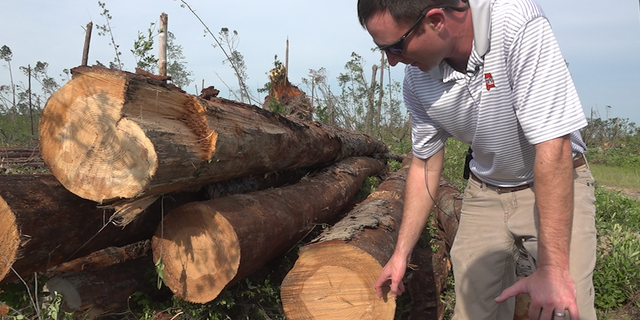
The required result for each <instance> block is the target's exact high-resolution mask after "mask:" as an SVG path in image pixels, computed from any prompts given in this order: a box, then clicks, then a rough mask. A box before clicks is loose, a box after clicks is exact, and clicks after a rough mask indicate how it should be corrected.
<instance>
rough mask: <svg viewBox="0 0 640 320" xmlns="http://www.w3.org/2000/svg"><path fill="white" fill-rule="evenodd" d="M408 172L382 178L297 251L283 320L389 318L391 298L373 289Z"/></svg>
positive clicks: (388, 250)
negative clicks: (378, 293)
mask: <svg viewBox="0 0 640 320" xmlns="http://www.w3.org/2000/svg"><path fill="white" fill-rule="evenodd" d="M407 170H408V168H406V167H405V168H403V169H401V170H400V171H399V172H398V173H396V174H395V175H394V176H392V177H390V178H388V179H386V180H385V181H384V182H383V183H382V184H380V186H379V187H378V189H377V190H376V191H375V192H374V193H372V194H371V195H369V197H368V198H367V199H366V200H364V201H363V202H361V203H360V204H358V205H357V206H356V207H355V208H354V209H353V210H351V211H350V212H349V213H348V214H347V216H346V217H345V218H343V219H342V220H341V221H340V222H338V223H336V225H335V226H333V227H332V228H330V229H328V230H325V232H323V233H322V235H321V236H320V237H318V238H316V239H315V240H314V241H313V242H312V243H311V244H309V245H307V246H305V247H303V248H301V249H300V252H299V257H298V259H297V260H296V263H295V265H294V267H293V269H291V271H289V273H288V274H287V276H286V277H285V278H284V280H283V282H282V286H281V299H282V306H283V309H284V312H285V315H286V317H287V318H288V319H393V317H394V313H395V300H394V299H389V297H388V296H385V297H384V299H379V298H378V297H377V294H376V292H375V289H374V285H375V282H376V280H377V278H378V276H379V275H380V271H381V270H382V266H383V265H384V264H386V262H387V261H388V260H389V258H390V257H391V255H392V254H393V250H394V245H395V242H396V239H397V236H398V234H397V232H398V228H399V226H400V222H401V220H402V208H403V205H404V201H403V194H404V186H405V179H406V174H407Z"/></svg>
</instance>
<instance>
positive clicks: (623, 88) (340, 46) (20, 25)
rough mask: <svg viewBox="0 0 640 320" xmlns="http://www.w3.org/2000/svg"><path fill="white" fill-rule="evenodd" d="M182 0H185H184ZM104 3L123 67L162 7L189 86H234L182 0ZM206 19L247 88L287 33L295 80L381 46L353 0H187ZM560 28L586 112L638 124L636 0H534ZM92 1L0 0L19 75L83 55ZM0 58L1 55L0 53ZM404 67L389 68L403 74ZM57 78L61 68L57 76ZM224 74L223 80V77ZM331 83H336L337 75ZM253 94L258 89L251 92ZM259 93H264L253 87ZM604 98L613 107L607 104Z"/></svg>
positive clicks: (106, 51) (99, 41) (100, 46)
mask: <svg viewBox="0 0 640 320" xmlns="http://www.w3.org/2000/svg"><path fill="white" fill-rule="evenodd" d="M185 1H186V0H185ZM103 2H105V3H106V7H107V9H109V10H110V13H111V15H112V16H113V19H112V20H111V24H112V28H113V32H114V35H115V37H116V39H115V40H116V42H117V43H118V44H119V45H120V46H121V52H122V53H123V61H124V63H125V68H126V69H127V70H133V68H134V66H135V61H134V59H133V56H132V55H131V53H130V52H129V50H130V49H131V47H132V44H133V41H134V40H135V38H136V37H137V33H138V31H143V32H145V31H146V30H147V28H148V27H149V23H150V22H158V20H159V15H160V14H161V13H162V12H166V13H167V14H168V15H169V30H170V31H172V32H173V33H174V34H175V35H176V42H177V44H179V45H181V46H182V47H183V49H184V55H185V56H186V60H187V61H188V68H189V69H190V70H191V71H193V72H194V77H193V78H194V80H195V81H194V84H192V85H191V88H186V90H187V91H188V92H189V93H195V85H196V84H197V86H198V88H200V87H201V84H202V81H203V80H204V82H205V86H209V85H213V86H215V87H216V88H218V89H220V90H222V91H223V94H224V92H226V90H225V84H224V83H226V84H227V85H228V86H230V87H232V88H234V89H235V88H237V85H236V82H235V78H234V76H233V74H232V72H231V69H230V67H229V66H228V65H225V64H222V60H224V56H223V54H222V52H221V51H220V50H219V49H215V48H213V47H212V43H213V40H212V39H211V37H210V36H206V37H204V36H203V35H204V27H203V26H202V25H201V24H200V22H199V21H198V20H197V19H196V18H195V16H194V15H193V14H192V13H191V12H190V11H188V10H187V9H185V8H182V7H181V3H182V2H181V1H179V0H126V1H125V0H104V1H103ZM186 2H187V3H188V4H189V5H190V6H191V7H192V8H193V9H195V10H196V12H197V14H198V15H199V16H200V18H201V19H202V20H203V21H204V22H205V23H206V24H207V26H208V27H209V28H210V29H211V30H212V31H213V32H214V33H217V32H218V31H219V30H220V28H222V27H228V28H229V29H231V30H237V31H238V33H239V41H240V42H239V44H238V50H239V51H240V52H241V53H242V54H243V55H244V57H245V62H246V65H247V71H248V74H249V79H248V85H249V86H250V88H251V89H252V90H254V91H255V89H257V88H260V87H262V86H263V85H264V83H265V82H267V76H266V73H267V72H268V71H269V70H270V69H271V68H272V67H273V62H274V56H275V55H278V58H279V59H280V60H281V61H283V60H284V58H285V42H286V40H287V38H288V39H289V41H290V53H289V54H290V58H289V69H290V72H289V74H290V80H291V82H293V83H294V84H300V80H301V78H302V77H305V76H307V74H308V72H309V69H319V68H321V67H324V68H325V69H327V70H328V71H329V78H330V79H335V78H336V77H337V76H338V75H339V74H340V73H341V72H343V71H344V64H345V63H346V62H347V61H349V60H350V57H351V53H352V52H356V53H358V54H360V55H362V56H363V57H364V58H365V59H366V60H367V61H368V62H369V64H372V63H376V62H377V61H378V60H379V59H380V56H379V53H372V52H371V48H372V47H373V43H372V41H371V39H370V37H369V35H368V34H367V33H366V31H365V30H363V29H362V27H360V25H359V24H358V21H357V16H356V8H355V6H356V3H357V1H355V0H352V1H345V0H325V1H309V0H236V1H210V0H209V1H206V0H189V1H186ZM538 2H539V3H540V5H541V6H542V7H543V8H544V10H545V12H546V14H547V16H548V17H549V20H550V21H551V24H552V27H553V29H554V32H555V34H556V37H557V38H558V42H559V44H560V48H561V50H562V52H563V55H564V57H565V59H566V60H567V61H568V62H569V70H570V71H571V74H572V75H573V78H574V82H575V84H576V87H577V89H578V93H579V95H580V98H581V101H582V103H583V107H584V109H585V112H586V114H587V115H589V114H590V110H592V109H594V110H596V111H598V112H599V113H600V115H601V116H602V117H605V116H607V115H608V116H609V117H622V118H629V119H631V121H634V122H636V123H637V124H640V59H638V58H639V57H640V9H639V2H638V1H637V0H617V1H615V3H603V2H602V1H595V0H584V1H576V0H538ZM101 12H102V10H101V9H100V7H99V6H98V1H95V2H94V1H87V0H56V1H43V0H20V1H9V0H2V4H0V30H2V32H1V33H0V46H1V45H8V46H9V47H10V48H11V49H12V51H13V61H12V65H13V71H14V75H15V77H16V80H17V81H22V82H26V77H24V76H22V75H20V74H17V73H19V71H18V67H19V66H26V65H27V64H32V65H34V64H35V63H36V62H37V61H45V62H48V63H49V64H50V67H49V74H50V75H58V74H60V73H62V70H63V69H65V68H66V69H68V68H72V67H75V66H77V65H79V64H80V61H81V57H82V45H83V41H84V30H83V27H84V26H85V25H86V24H87V23H88V22H90V21H93V22H94V24H104V23H105V19H104V17H102V16H100V13H101ZM108 43H109V40H108V39H107V38H106V37H101V36H98V35H97V30H96V29H95V28H94V33H93V38H92V47H91V53H90V56H89V61H90V64H91V63H93V62H95V61H96V60H100V61H102V62H108V61H110V60H112V59H113V49H112V48H111V47H110V46H109V45H108ZM0 65H1V66H4V65H6V63H5V62H4V61H0ZM402 74H403V68H402V67H396V68H394V69H393V70H392V75H393V77H394V78H395V79H397V80H399V81H400V80H401V79H402ZM58 78H59V77H58ZM223 81H224V83H223ZM8 83H9V74H8V71H7V69H6V68H4V67H3V68H0V84H8ZM334 89H335V90H337V89H338V88H337V84H336V85H335V88H334ZM256 95H257V93H256ZM260 98H261V97H260ZM606 106H611V108H606Z"/></svg>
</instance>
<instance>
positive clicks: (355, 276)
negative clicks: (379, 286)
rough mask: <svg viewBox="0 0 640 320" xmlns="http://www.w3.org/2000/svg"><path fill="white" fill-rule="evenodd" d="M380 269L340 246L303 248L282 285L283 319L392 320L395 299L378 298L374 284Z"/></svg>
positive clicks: (359, 253) (365, 256)
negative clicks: (284, 317)
mask: <svg viewBox="0 0 640 320" xmlns="http://www.w3.org/2000/svg"><path fill="white" fill-rule="evenodd" d="M381 271H382V266H381V265H380V263H378V262H377V261H376V260H375V259H374V258H373V257H371V256H370V255H369V254H367V253H366V252H364V251H362V250H360V249H358V248H356V247H354V246H351V245H348V244H344V243H338V242H325V243H320V244H317V245H310V246H308V247H305V248H303V249H302V250H301V252H300V257H299V258H298V260H297V262H296V264H295V265H294V267H293V269H291V271H290V272H289V273H288V274H287V276H286V277H285V279H284V281H283V282H282V289H281V290H282V291H281V298H282V306H283V309H284V313H285V316H286V317H287V319H393V317H394V313H395V308H396V303H395V299H393V298H391V297H387V298H384V299H380V298H378V296H377V294H376V292H375V289H374V285H375V282H376V280H377V278H378V276H379V275H380V272H381Z"/></svg>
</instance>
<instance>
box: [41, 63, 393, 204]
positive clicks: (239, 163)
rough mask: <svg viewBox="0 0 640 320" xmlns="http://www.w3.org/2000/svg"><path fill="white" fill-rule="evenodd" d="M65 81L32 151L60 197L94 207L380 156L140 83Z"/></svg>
mask: <svg viewBox="0 0 640 320" xmlns="http://www.w3.org/2000/svg"><path fill="white" fill-rule="evenodd" d="M72 74H73V78H72V79H71V80H70V81H69V82H67V83H66V84H65V85H64V86H63V87H62V88H60V89H59V90H58V91H57V92H55V93H54V94H53V95H52V96H51V98H50V99H49V100H48V101H47V105H46V106H45V108H44V110H43V114H42V117H41V120H40V150H41V152H42V157H43V159H44V161H45V163H46V164H47V166H48V167H49V168H50V169H51V172H52V173H53V174H54V175H55V176H56V177H57V178H58V180H59V181H60V182H61V183H62V184H63V185H64V186H65V187H66V188H67V189H69V190H70V191H71V192H73V193H75V194H77V195H79V196H80V197H82V198H86V199H89V200H93V201H97V202H108V201H111V200H116V199H121V198H124V199H130V198H139V197H144V196H150V195H157V194H164V193H167V192H171V191H176V190H181V189H184V188H187V187H194V186H202V185H204V184H207V183H212V182H215V181H223V180H228V179H232V178H236V177H241V176H248V175H252V174H263V173H269V172H276V171H281V170H287V169H293V168H301V167H323V166H327V165H330V164H333V163H335V162H337V161H338V160H340V159H344V158H346V157H350V156H369V155H373V154H377V153H384V152H386V146H385V145H384V144H383V143H382V142H380V141H378V140H375V139H373V138H371V137H369V136H366V135H364V134H360V133H355V132H351V131H347V130H343V129H339V128H337V127H333V126H327V125H321V124H318V123H302V122H294V121H292V120H289V119H287V118H285V117H283V116H280V115H278V114H274V113H271V112H269V111H266V110H263V109H260V108H258V107H255V106H251V105H246V104H241V103H238V102H234V101H230V100H225V99H221V98H210V99H209V100H204V99H201V98H198V97H196V96H193V95H189V94H186V93H184V92H183V91H182V90H180V89H178V88H177V87H175V86H173V85H170V84H166V83H164V82H162V81H159V80H157V79H153V78H150V77H146V76H143V75H136V74H132V73H127V72H122V71H116V70H110V69H106V68H101V67H92V68H90V67H78V68H74V69H73V70H72Z"/></svg>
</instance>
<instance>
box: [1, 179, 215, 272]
mask: <svg viewBox="0 0 640 320" xmlns="http://www.w3.org/2000/svg"><path fill="white" fill-rule="evenodd" d="M203 199H204V198H203V197H201V196H200V194H198V193H173V194H171V195H170V196H168V197H165V198H164V199H162V200H160V201H157V202H156V203H155V204H153V205H152V206H151V207H150V208H149V209H148V210H147V211H145V212H144V213H143V214H141V215H140V217H139V219H138V220H137V221H135V222H134V223H131V224H130V225H129V226H127V227H126V228H124V229H123V228H120V227H117V226H115V225H114V224H112V223H109V216H110V215H111V213H112V211H109V210H106V209H101V208H97V207H96V203H95V202H93V201H89V200H85V199H82V198H80V197H78V196H76V195H74V194H72V193H71V192H69V191H68V190H66V189H65V188H64V187H63V186H62V185H61V184H60V183H59V182H58V181H57V180H56V179H55V177H53V176H52V175H0V282H8V281H12V280H14V279H16V277H15V273H18V274H20V275H26V274H31V273H33V272H36V271H43V270H45V269H46V268H47V267H52V266H55V265H58V264H60V263H62V262H65V261H69V260H71V259H74V258H78V257H82V256H86V255H88V254H90V253H91V252H93V251H97V250H100V249H104V248H107V247H111V246H117V247H118V246H124V245H127V244H130V243H133V242H137V241H141V240H146V239H149V238H151V236H152V235H153V233H154V231H155V229H156V227H157V225H158V224H159V223H160V220H161V219H162V212H163V210H164V212H168V211H169V210H171V209H173V208H175V207H177V206H179V205H182V204H184V203H188V202H192V201H198V200H203ZM11 267H12V268H13V270H14V271H15V272H12V273H9V271H10V268H11ZM5 276H6V277H5Z"/></svg>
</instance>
